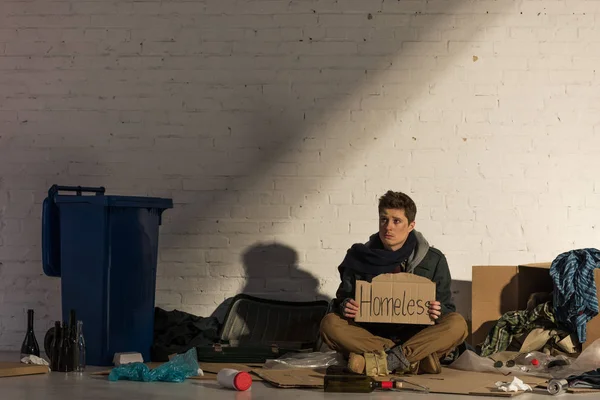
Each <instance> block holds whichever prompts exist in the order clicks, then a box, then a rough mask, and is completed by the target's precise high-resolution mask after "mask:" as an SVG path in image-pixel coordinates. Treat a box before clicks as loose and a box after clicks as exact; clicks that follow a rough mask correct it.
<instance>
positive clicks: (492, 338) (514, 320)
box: [480, 302, 556, 357]
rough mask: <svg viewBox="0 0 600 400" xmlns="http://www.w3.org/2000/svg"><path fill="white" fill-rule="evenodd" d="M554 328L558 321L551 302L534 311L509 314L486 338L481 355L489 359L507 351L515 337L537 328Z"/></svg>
mask: <svg viewBox="0 0 600 400" xmlns="http://www.w3.org/2000/svg"><path fill="white" fill-rule="evenodd" d="M553 327H556V321H555V318H554V313H553V310H552V303H551V302H546V303H542V304H539V305H537V306H536V307H535V308H534V309H533V310H521V311H510V312H507V313H505V314H504V315H503V316H502V317H500V319H499V320H498V322H496V325H494V327H493V328H492V330H491V331H490V333H489V334H488V336H487V337H486V338H485V341H484V342H483V344H482V345H481V351H480V355H481V356H482V357H487V356H490V355H492V354H495V353H498V352H501V351H505V350H506V349H507V348H508V346H509V345H510V343H511V342H512V340H513V338H514V336H515V335H520V334H523V333H527V332H530V331H531V330H532V329H535V328H553Z"/></svg>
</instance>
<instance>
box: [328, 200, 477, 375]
mask: <svg viewBox="0 0 600 400" xmlns="http://www.w3.org/2000/svg"><path fill="white" fill-rule="evenodd" d="M416 213H417V207H416V205H415V203H414V202H413V200H412V199H411V198H410V197H408V196H407V195H406V194H404V193H400V192H393V191H388V192H387V193H386V194H384V195H383V196H381V198H380V199H379V234H373V235H372V236H371V237H370V238H369V241H368V242H367V243H366V244H360V243H357V244H354V245H353V246H352V247H351V248H350V249H349V250H348V252H347V254H346V257H345V258H344V260H343V261H342V264H341V265H340V266H339V268H338V269H339V272H340V277H341V281H342V282H341V284H340V286H339V288H338V290H337V292H336V299H335V300H334V301H333V303H334V307H333V310H334V311H333V312H331V313H329V314H327V315H326V316H325V317H324V318H323V320H322V321H321V336H322V338H323V341H324V342H325V343H326V344H327V345H328V346H329V347H330V348H331V349H332V350H336V351H338V352H341V353H344V354H346V355H348V368H349V369H350V370H351V371H353V372H356V373H360V374H367V375H373V374H375V375H377V374H384V375H387V373H388V371H389V372H396V373H419V374H421V373H430V374H437V373H440V372H441V364H440V359H443V358H444V357H445V356H446V355H447V354H449V353H450V352H452V351H453V350H454V349H455V348H456V347H457V346H459V345H460V344H461V343H463V342H464V340H465V339H466V337H467V324H466V322H465V319H464V318H463V317H462V316H461V315H460V314H458V313H457V312H455V310H456V307H455V305H454V304H453V302H452V299H451V293H450V282H451V278H450V271H449V269H448V263H447V262H446V257H445V256H444V254H442V252H441V251H439V250H437V249H434V248H432V247H429V243H428V242H427V240H425V238H424V237H423V235H422V234H420V233H419V232H417V231H416V230H414V227H415V216H416ZM398 272H406V273H413V274H415V275H420V276H423V277H425V278H428V279H430V280H431V281H433V282H435V283H436V299H435V300H434V299H432V301H430V306H429V310H428V311H429V317H430V318H431V319H432V320H434V322H435V324H434V325H425V326H424V325H403V324H381V323H357V322H355V321H354V317H355V316H356V313H357V311H358V303H357V302H356V301H355V300H354V293H355V285H356V281H357V280H364V281H368V282H371V280H372V279H373V278H374V277H375V276H377V275H379V274H385V273H398ZM370 361H372V364H373V365H377V366H378V368H379V370H377V368H375V371H377V372H373V370H372V369H371V362H370ZM367 364H368V368H366V366H367ZM382 365H383V367H382ZM383 368H386V369H387V370H385V369H383Z"/></svg>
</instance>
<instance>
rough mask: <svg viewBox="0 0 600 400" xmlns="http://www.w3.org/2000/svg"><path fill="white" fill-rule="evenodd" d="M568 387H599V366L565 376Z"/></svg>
mask: <svg viewBox="0 0 600 400" xmlns="http://www.w3.org/2000/svg"><path fill="white" fill-rule="evenodd" d="M567 382H569V387H573V388H587V389H600V368H598V369H595V370H592V371H588V372H585V373H583V374H581V375H573V376H569V377H568V378H567Z"/></svg>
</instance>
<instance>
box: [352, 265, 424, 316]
mask: <svg viewBox="0 0 600 400" xmlns="http://www.w3.org/2000/svg"><path fill="white" fill-rule="evenodd" d="M354 298H355V300H356V302H357V303H358V305H359V311H358V314H357V315H356V318H355V319H354V320H355V321H357V322H381V323H395V324H420V325H433V323H434V322H433V321H432V320H431V318H430V317H429V313H428V308H429V302H430V301H433V300H435V283H433V282H432V281H430V280H429V279H427V278H424V277H422V276H417V275H414V274H406V273H398V274H383V275H379V276H377V277H375V278H373V281H372V282H371V283H369V282H366V281H360V280H359V281H356V293H355V297H354Z"/></svg>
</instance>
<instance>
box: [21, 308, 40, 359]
mask: <svg viewBox="0 0 600 400" xmlns="http://www.w3.org/2000/svg"><path fill="white" fill-rule="evenodd" d="M28 355H34V356H38V357H39V356H40V347H39V346H38V342H37V340H36V338H35V333H34V332H33V310H31V309H29V310H27V333H25V339H24V340H23V344H22V345H21V358H23V357H27V356H28Z"/></svg>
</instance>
